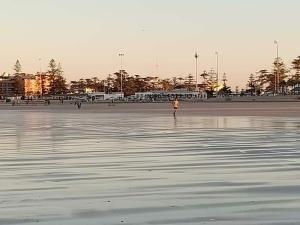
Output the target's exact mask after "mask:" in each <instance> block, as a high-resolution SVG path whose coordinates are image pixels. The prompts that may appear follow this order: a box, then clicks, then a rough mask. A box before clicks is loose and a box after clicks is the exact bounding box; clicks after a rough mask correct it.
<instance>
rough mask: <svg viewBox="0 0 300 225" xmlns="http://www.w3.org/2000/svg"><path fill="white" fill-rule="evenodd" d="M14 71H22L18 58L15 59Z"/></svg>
mask: <svg viewBox="0 0 300 225" xmlns="http://www.w3.org/2000/svg"><path fill="white" fill-rule="evenodd" d="M14 71H16V73H21V72H22V66H21V63H20V61H19V60H17V61H16V64H15V66H14Z"/></svg>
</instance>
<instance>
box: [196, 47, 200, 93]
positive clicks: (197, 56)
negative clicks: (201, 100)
mask: <svg viewBox="0 0 300 225" xmlns="http://www.w3.org/2000/svg"><path fill="white" fill-rule="evenodd" d="M198 58H199V54H198V53H197V52H196V53H195V59H196V74H195V77H196V91H198Z"/></svg>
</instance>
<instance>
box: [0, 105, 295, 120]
mask: <svg viewBox="0 0 300 225" xmlns="http://www.w3.org/2000/svg"><path fill="white" fill-rule="evenodd" d="M1 111H2V112H3V111H20V112H21V111H26V112H52V113H130V114H132V113H136V114H155V115H161V116H170V114H171V113H172V111H173V110H172V106H171V103H170V102H167V103H163V102H162V103H114V104H111V103H83V104H82V108H81V109H78V108H77V107H76V106H75V105H73V104H71V103H69V102H65V103H64V104H58V103H52V104H51V105H42V104H40V105H16V106H12V105H11V104H0V112H1ZM178 116H270V117H300V103H298V102H180V110H179V111H178Z"/></svg>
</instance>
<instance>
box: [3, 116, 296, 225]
mask: <svg viewBox="0 0 300 225" xmlns="http://www.w3.org/2000/svg"><path fill="white" fill-rule="evenodd" d="M0 123H1V128H2V129H1V130H0V137H1V142H0V149H1V150H0V170H1V173H0V181H1V185H0V225H2V224H3V225H4V224H5V225H6V224H37V222H38V223H39V224H44V225H50V224H75V225H77V224H78V225H79V224H80V225H82V224H85V225H94V224H105V225H114V224H132V225H142V224H149V225H151V224H152V225H164V224H166V225H167V224H189V225H196V224H197V225H198V224H222V225H224V224H225V225H226V224H228V225H229V224H230V225H231V224H236V225H243V224H249V225H261V224H268V225H271V224H299V223H300V216H299V211H300V182H299V181H298V178H299V175H300V172H299V171H300V170H299V169H300V160H299V159H300V150H299V141H298V139H299V126H300V119H297V118H292V119H289V118H263V117H252V118H251V117H250V118H246V117H219V118H218V117H188V116H187V117H178V118H177V119H174V118H172V117H170V118H169V117H161V116H155V115H151V114H96V113H82V114H67V113H45V112H44V113H37V112H34V113H32V112H31V113H30V112H8V111H1V112H0Z"/></svg>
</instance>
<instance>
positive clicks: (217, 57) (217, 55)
mask: <svg viewBox="0 0 300 225" xmlns="http://www.w3.org/2000/svg"><path fill="white" fill-rule="evenodd" d="M215 54H216V63H217V68H216V83H217V87H216V88H217V90H218V86H219V52H218V51H215Z"/></svg>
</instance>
